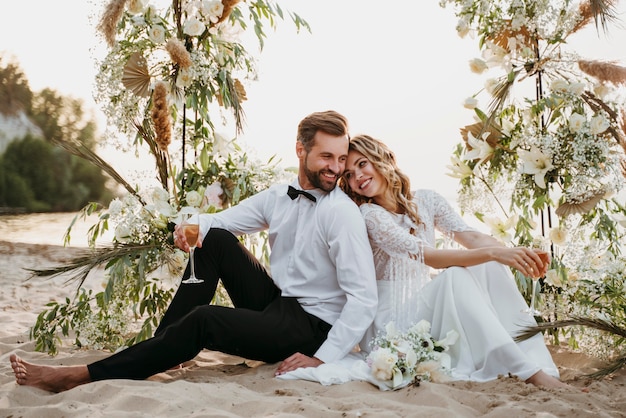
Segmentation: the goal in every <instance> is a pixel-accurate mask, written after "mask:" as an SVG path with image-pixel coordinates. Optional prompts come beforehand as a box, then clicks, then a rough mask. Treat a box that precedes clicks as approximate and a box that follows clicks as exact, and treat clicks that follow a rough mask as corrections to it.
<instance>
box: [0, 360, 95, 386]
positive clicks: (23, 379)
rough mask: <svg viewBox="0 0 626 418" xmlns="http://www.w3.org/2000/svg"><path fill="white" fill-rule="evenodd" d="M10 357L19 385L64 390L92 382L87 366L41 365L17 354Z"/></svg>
mask: <svg viewBox="0 0 626 418" xmlns="http://www.w3.org/2000/svg"><path fill="white" fill-rule="evenodd" d="M9 359H10V361H11V367H12V368H13V373H14V374H15V381H16V382H17V384H18V385H24V386H33V387H36V388H39V389H43V390H47V391H50V392H62V391H64V390H68V389H72V388H73V387H76V386H78V385H82V384H84V383H89V382H91V377H90V376H89V370H87V366H41V365H37V364H31V363H28V362H26V361H24V360H22V359H21V358H20V357H18V356H17V355H15V354H11V356H10V357H9Z"/></svg>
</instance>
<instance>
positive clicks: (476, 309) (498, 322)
mask: <svg viewBox="0 0 626 418" xmlns="http://www.w3.org/2000/svg"><path fill="white" fill-rule="evenodd" d="M415 201H416V203H417V206H418V210H419V215H420V218H421V220H422V224H420V225H415V224H414V223H413V222H411V221H410V219H409V218H408V217H407V216H405V215H396V214H393V213H390V212H388V211H387V210H385V209H383V208H382V207H380V206H378V205H375V204H365V205H362V206H361V213H362V214H363V216H364V218H365V221H366V224H367V229H368V234H369V237H370V242H371V244H372V250H373V254H374V261H375V265H376V277H377V279H378V280H377V284H378V299H379V300H378V303H379V305H378V311H377V314H376V318H375V320H374V323H373V324H372V326H371V327H370V329H369V330H368V331H367V333H366V335H365V336H364V338H363V340H362V342H361V350H362V351H361V352H360V353H352V354H350V355H349V356H348V357H347V358H345V359H343V360H342V361H339V362H337V363H336V364H325V365H322V366H320V367H317V368H304V369H298V370H296V371H293V372H290V373H287V374H286V375H283V376H281V378H286V379H306V380H313V381H318V382H320V383H322V384H335V383H342V382H346V381H349V380H366V381H369V382H371V383H373V384H376V385H378V386H379V387H380V388H381V389H387V386H386V385H385V384H384V382H378V381H376V379H374V378H373V377H372V376H371V374H370V373H369V368H368V367H367V365H366V364H365V361H364V358H365V356H366V355H367V352H368V351H369V342H370V341H371V340H372V338H373V337H374V336H375V335H376V333H377V332H380V331H384V329H385V325H386V324H387V323H388V322H389V321H394V323H395V324H396V325H397V326H398V328H400V329H406V328H408V327H409V326H410V325H411V324H413V323H416V322H418V321H419V320H421V319H425V320H427V321H429V322H430V323H431V327H432V328H431V334H432V335H433V337H434V338H435V339H440V338H443V337H445V335H446V333H447V332H448V331H449V330H455V331H456V332H458V333H459V339H458V341H457V342H456V343H455V344H454V345H453V346H452V347H450V351H449V352H448V354H449V355H450V357H451V367H452V378H453V379H455V380H472V381H479V382H483V381H488V380H493V379H496V378H497V377H498V376H499V375H507V374H509V373H510V374H512V375H516V376H518V377H519V378H520V379H522V380H526V379H528V378H529V377H530V376H532V375H533V374H535V373H536V372H537V371H539V370H543V371H544V372H546V373H548V374H550V375H552V376H555V377H558V376H559V373H558V369H557V367H556V366H555V364H554V362H553V361H552V358H551V356H550V353H549V351H548V349H547V347H546V345H545V343H544V340H543V336H542V335H541V334H537V335H535V336H534V337H532V338H530V339H528V340H525V341H523V342H519V343H516V342H515V341H514V340H513V337H514V336H515V335H517V334H518V333H519V330H520V329H522V328H524V327H526V326H531V325H535V324H536V322H535V320H534V318H533V317H532V316H530V315H528V314H527V313H524V312H522V311H523V310H524V309H526V308H527V307H528V306H527V305H526V302H525V301H524V298H523V297H522V296H521V294H520V293H519V291H518V289H517V286H516V285H515V281H514V279H513V277H512V274H511V271H510V269H509V268H508V267H507V266H504V265H501V264H498V263H495V262H489V263H485V264H481V265H478V266H473V267H469V268H463V267H450V268H447V269H445V270H443V271H442V272H440V273H438V274H437V275H435V276H434V277H433V278H432V279H431V278H430V270H429V269H428V267H426V266H425V265H424V264H423V263H422V261H421V260H420V259H419V258H420V257H419V256H418V257H415V256H412V257H410V256H409V254H417V255H419V254H421V248H422V246H430V247H434V246H435V239H436V235H435V229H437V230H439V231H440V232H441V233H442V234H444V235H445V236H449V237H452V236H453V234H454V233H455V232H462V231H467V230H471V228H470V227H468V226H467V224H466V223H465V222H464V221H463V220H462V219H461V217H460V216H459V215H458V214H457V213H456V212H455V211H454V210H453V209H452V208H451V207H450V205H449V204H448V202H447V201H446V200H445V199H444V198H443V197H442V196H441V195H439V194H438V193H436V192H434V191H432V190H418V191H417V192H416V193H415ZM411 229H413V231H414V234H411Z"/></svg>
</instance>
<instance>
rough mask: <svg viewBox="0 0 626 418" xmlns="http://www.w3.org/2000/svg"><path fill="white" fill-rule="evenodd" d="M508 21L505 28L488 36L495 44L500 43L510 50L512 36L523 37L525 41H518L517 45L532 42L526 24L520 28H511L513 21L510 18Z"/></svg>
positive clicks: (501, 46) (502, 46)
mask: <svg viewBox="0 0 626 418" xmlns="http://www.w3.org/2000/svg"><path fill="white" fill-rule="evenodd" d="M506 22H507V23H508V24H505V25H504V28H503V29H502V30H501V31H500V32H497V33H492V34H490V35H488V36H487V37H486V38H487V39H488V40H490V41H492V42H493V43H494V44H496V45H498V46H499V47H500V48H503V49H506V50H507V51H509V39H510V38H518V37H520V36H521V37H522V38H523V41H522V42H518V43H517V45H519V46H520V47H521V46H524V45H528V44H530V43H531V41H532V37H531V35H530V32H528V29H527V28H526V27H525V26H522V27H521V28H520V29H519V30H511V29H510V27H511V25H510V23H511V21H510V20H509V21H506ZM509 52H511V51H509Z"/></svg>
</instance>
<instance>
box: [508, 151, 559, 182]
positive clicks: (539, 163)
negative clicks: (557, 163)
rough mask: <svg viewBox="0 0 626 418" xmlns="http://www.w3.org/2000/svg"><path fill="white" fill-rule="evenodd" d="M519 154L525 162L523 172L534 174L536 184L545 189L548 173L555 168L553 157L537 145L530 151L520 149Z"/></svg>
mask: <svg viewBox="0 0 626 418" xmlns="http://www.w3.org/2000/svg"><path fill="white" fill-rule="evenodd" d="M517 154H518V155H519V157H520V158H521V159H522V161H523V162H524V165H523V167H522V173H524V174H532V175H534V180H535V184H536V185H537V186H539V187H541V188H542V189H545V188H546V179H545V177H546V173H547V172H548V171H550V170H552V169H553V168H554V166H553V165H552V157H551V156H549V155H546V154H544V153H543V152H541V150H540V149H539V148H537V147H532V148H531V149H530V151H526V150H523V149H519V150H518V151H517Z"/></svg>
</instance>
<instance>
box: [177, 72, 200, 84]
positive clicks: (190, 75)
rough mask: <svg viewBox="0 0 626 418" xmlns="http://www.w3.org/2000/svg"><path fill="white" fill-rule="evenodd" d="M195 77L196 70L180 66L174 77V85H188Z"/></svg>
mask: <svg viewBox="0 0 626 418" xmlns="http://www.w3.org/2000/svg"><path fill="white" fill-rule="evenodd" d="M195 78H196V72H195V71H194V70H193V69H192V68H181V70H180V71H179V72H178V76H177V77H176V87H179V88H184V87H189V86H191V83H193V80H194V79H195Z"/></svg>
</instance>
